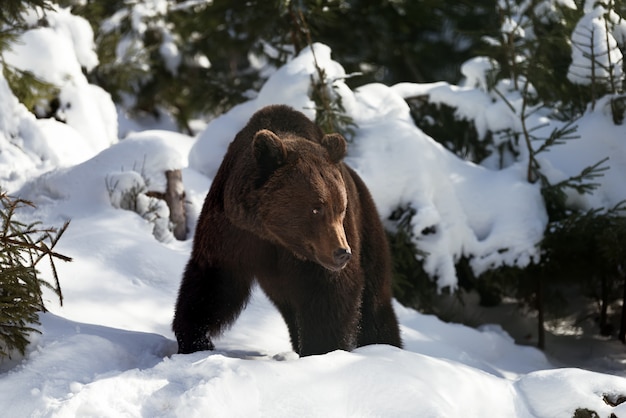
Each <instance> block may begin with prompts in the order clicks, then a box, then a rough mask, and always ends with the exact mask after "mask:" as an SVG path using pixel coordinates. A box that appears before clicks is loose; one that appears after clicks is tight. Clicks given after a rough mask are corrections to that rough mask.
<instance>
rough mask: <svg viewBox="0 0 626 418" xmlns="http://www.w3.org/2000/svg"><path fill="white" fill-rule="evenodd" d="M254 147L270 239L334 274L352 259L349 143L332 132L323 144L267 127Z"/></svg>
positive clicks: (261, 204)
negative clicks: (346, 173)
mask: <svg viewBox="0 0 626 418" xmlns="http://www.w3.org/2000/svg"><path fill="white" fill-rule="evenodd" d="M252 148H253V155H254V160H255V161H256V164H257V178H256V187H257V191H258V192H259V199H258V200H257V202H258V212H257V216H258V219H259V221H260V222H261V224H262V229H263V231H264V234H266V236H267V239H268V240H269V241H271V242H274V243H276V244H278V245H281V246H283V247H285V248H287V249H288V250H290V251H291V252H292V253H293V254H294V255H295V256H296V257H297V258H299V259H303V260H309V261H313V262H316V263H318V264H319V265H321V266H322V267H324V268H326V269H328V270H331V271H339V270H341V269H342V268H343V267H345V266H346V264H347V263H348V261H349V260H350V258H351V256H352V252H351V249H350V245H349V243H348V239H347V238H346V232H345V230H344V219H345V217H346V210H347V207H348V204H349V202H348V194H347V191H346V185H345V183H344V178H343V175H342V167H341V164H342V163H341V161H342V159H343V158H344V156H345V154H346V148H347V145H346V140H345V139H344V138H343V137H342V136H341V135H339V134H328V135H324V136H323V137H322V138H321V140H320V141H319V143H318V142H313V141H310V140H308V139H305V138H301V137H298V136H297V135H294V134H282V133H278V134H277V133H274V132H272V131H270V130H267V129H263V130H260V131H258V132H257V133H256V134H255V135H254V139H253V141H252Z"/></svg>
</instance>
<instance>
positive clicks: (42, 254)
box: [0, 192, 71, 357]
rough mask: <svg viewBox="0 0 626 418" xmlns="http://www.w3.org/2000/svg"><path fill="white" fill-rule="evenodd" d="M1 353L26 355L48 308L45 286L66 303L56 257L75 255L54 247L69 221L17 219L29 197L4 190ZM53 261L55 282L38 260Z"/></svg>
mask: <svg viewBox="0 0 626 418" xmlns="http://www.w3.org/2000/svg"><path fill="white" fill-rule="evenodd" d="M0 204H1V206H2V207H1V208H0V219H1V223H0V228H1V230H0V357H4V356H10V355H11V353H12V352H14V351H15V350H17V351H18V352H19V353H21V354H22V355H23V354H24V352H25V350H26V346H27V345H28V338H29V334H30V333H32V332H38V330H37V329H36V328H34V327H33V326H34V325H37V324H39V315H38V313H39V312H42V311H44V312H45V310H46V307H45V305H44V301H43V298H42V291H43V288H44V287H45V288H48V289H51V290H52V291H53V292H54V293H55V294H56V295H57V296H58V298H59V302H60V303H61V304H62V303H63V295H62V293H61V286H60V284H59V278H58V275H57V271H56V267H55V264H54V261H55V260H63V261H71V258H69V257H67V256H64V255H62V254H59V253H57V252H55V251H54V247H55V245H56V244H57V242H58V240H59V239H60V238H61V236H62V235H63V232H65V230H66V229H67V227H68V225H69V222H66V223H65V224H63V226H62V227H61V228H58V229H54V228H43V227H41V226H40V224H39V223H33V224H24V223H22V222H20V221H18V220H17V219H16V216H15V215H16V212H17V211H18V210H19V209H20V208H23V207H25V206H32V204H31V203H30V202H28V201H25V200H21V199H13V198H10V197H9V196H7V195H6V193H4V192H0ZM43 259H48V260H49V261H50V265H51V270H52V275H53V279H54V282H53V283H50V282H48V281H46V280H45V279H43V278H41V276H40V274H39V272H38V271H37V268H36V266H37V264H38V263H39V262H40V261H42V260H43Z"/></svg>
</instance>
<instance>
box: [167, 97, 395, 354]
mask: <svg viewBox="0 0 626 418" xmlns="http://www.w3.org/2000/svg"><path fill="white" fill-rule="evenodd" d="M345 153H346V142H345V140H344V139H343V137H341V135H338V134H330V135H323V134H322V132H321V131H320V129H319V128H318V127H317V126H316V125H315V124H314V123H312V122H311V121H310V120H309V119H308V118H307V117H306V116H305V115H303V114H302V113H300V112H297V111H295V110H293V109H291V108H289V107H287V106H268V107H266V108H264V109H261V110H260V111H258V112H257V113H255V114H254V115H253V116H252V118H251V119H250V121H249V122H248V124H247V125H246V127H244V128H243V130H241V131H240V132H239V133H238V134H237V136H236V137H235V139H234V141H233V142H232V143H231V144H230V146H229V149H228V152H227V153H226V156H225V157H224V161H223V162H222V165H221V166H220V168H219V170H218V172H217V174H216V176H215V179H214V180H213V184H212V186H211V189H210V190H209V193H208V194H207V197H206V200H205V202H204V206H203V209H202V213H201V214H200V218H199V220H198V226H197V228H196V234H195V238H194V245H193V251H192V254H191V258H190V260H189V262H188V264H187V267H186V269H185V272H184V275H183V279H182V282H181V285H180V290H179V294H178V300H177V302H176V313H175V316H174V322H173V329H174V333H175V334H176V338H177V340H178V345H179V352H180V353H190V352H194V351H198V350H206V349H212V348H213V344H212V342H211V337H215V336H217V335H219V334H220V333H221V332H222V331H224V330H225V329H226V328H227V327H228V326H229V325H231V324H232V323H233V322H234V321H235V319H236V318H237V316H238V315H239V313H240V312H241V310H242V309H243V307H244V306H245V304H246V302H247V300H248V298H249V296H250V288H251V285H252V283H253V281H254V279H256V280H257V281H258V283H259V284H260V286H261V288H262V289H263V290H264V291H265V293H266V294H267V296H268V297H269V298H270V300H271V301H272V302H273V303H274V304H275V305H276V307H277V308H278V310H279V311H280V313H281V314H282V316H283V318H284V319H285V322H286V323H287V326H288V328H289V334H290V337H291V344H292V347H293V350H294V351H296V352H297V353H299V354H300V355H310V354H320V353H326V352H329V351H332V350H335V349H343V350H351V349H353V348H354V347H356V346H362V345H366V344H374V343H384V344H392V345H395V346H397V347H400V346H401V341H400V335H399V330H398V323H397V319H396V316H395V313H394V312H393V308H392V306H391V298H392V295H391V273H390V256H389V250H388V246H387V242H386V239H385V232H384V230H383V227H382V225H381V222H380V220H379V218H378V213H377V212H376V208H375V206H374V203H373V201H372V198H371V196H370V194H369V192H368V190H367V188H366V187H365V184H364V183H363V182H362V181H361V179H360V178H359V177H358V176H357V174H356V173H355V172H354V171H353V170H351V169H350V168H349V167H348V166H346V165H345V164H344V163H343V162H342V159H343V157H344V156H345Z"/></svg>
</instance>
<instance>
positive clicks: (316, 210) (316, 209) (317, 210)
mask: <svg viewBox="0 0 626 418" xmlns="http://www.w3.org/2000/svg"><path fill="white" fill-rule="evenodd" d="M322 212H323V208H321V207H319V206H317V207H314V208H313V209H311V213H312V214H313V215H316V216H319V215H321V214H322Z"/></svg>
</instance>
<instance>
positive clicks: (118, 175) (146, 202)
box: [105, 170, 172, 241]
mask: <svg viewBox="0 0 626 418" xmlns="http://www.w3.org/2000/svg"><path fill="white" fill-rule="evenodd" d="M163 175H165V173H164V174H163ZM105 182H106V187H107V191H108V192H109V198H110V199H111V204H112V205H113V207H114V208H117V209H125V210H130V211H133V212H135V213H137V214H139V216H141V217H142V218H144V219H145V220H147V221H148V222H150V223H152V224H154V229H153V231H152V233H153V234H154V236H155V238H156V239H158V240H159V241H168V240H170V239H171V238H172V234H171V229H172V227H171V225H170V221H169V216H170V210H169V208H168V206H167V204H166V203H165V201H164V200H163V199H158V198H156V197H154V196H151V195H150V188H149V183H150V182H149V180H147V179H146V178H145V176H144V175H142V174H141V173H140V172H137V171H134V170H131V171H114V172H112V173H109V174H108V175H107V176H106V178H105Z"/></svg>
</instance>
